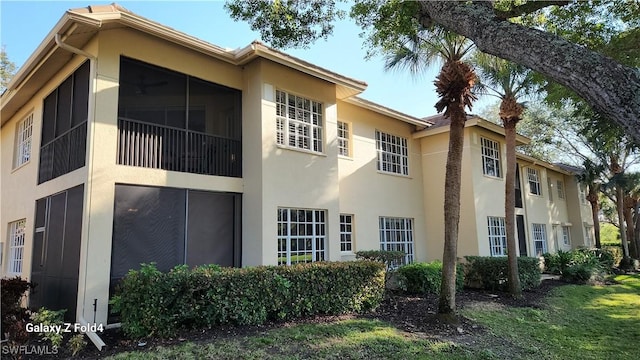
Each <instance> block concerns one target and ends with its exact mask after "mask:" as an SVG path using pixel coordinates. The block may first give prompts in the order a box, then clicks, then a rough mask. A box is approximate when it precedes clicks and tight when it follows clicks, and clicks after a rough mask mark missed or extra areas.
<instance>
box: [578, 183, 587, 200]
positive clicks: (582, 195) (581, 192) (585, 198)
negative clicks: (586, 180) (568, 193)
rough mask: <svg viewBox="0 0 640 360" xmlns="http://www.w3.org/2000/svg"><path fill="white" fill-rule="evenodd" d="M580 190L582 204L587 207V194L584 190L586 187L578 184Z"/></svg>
mask: <svg viewBox="0 0 640 360" xmlns="http://www.w3.org/2000/svg"><path fill="white" fill-rule="evenodd" d="M578 189H579V191H580V204H582V205H587V192H586V191H585V189H584V185H582V184H578Z"/></svg>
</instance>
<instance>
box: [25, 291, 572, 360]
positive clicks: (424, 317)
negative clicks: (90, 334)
mask: <svg viewBox="0 0 640 360" xmlns="http://www.w3.org/2000/svg"><path fill="white" fill-rule="evenodd" d="M562 285H566V283H564V282H561V281H558V280H544V281H543V282H542V284H541V285H540V287H539V288H536V289H534V290H531V291H525V292H524V296H523V298H522V299H518V300H515V299H513V298H512V297H511V296H509V294H506V293H501V292H490V291H484V290H470V289H465V290H464V291H461V292H458V294H457V295H456V305H457V307H458V308H464V307H465V306H471V305H472V304H478V303H481V304H485V305H492V304H494V305H496V306H500V305H503V306H510V307H534V308H542V307H543V306H544V298H545V297H546V296H547V294H548V293H549V291H550V290H551V289H553V288H555V287H558V286H562ZM437 308H438V297H437V296H436V295H426V296H407V295H399V294H391V295H389V296H387V298H386V299H385V300H384V301H383V302H382V304H381V305H380V307H378V309H376V311H375V312H372V313H368V314H364V315H344V316H316V317H313V318H307V319H301V320H298V321H295V322H286V323H276V322H270V323H267V324H265V325H260V326H217V327H215V328H212V329H209V330H189V331H184V332H182V333H181V334H180V337H177V338H169V339H144V340H129V339H127V338H125V337H124V336H123V334H122V332H121V331H120V330H119V329H110V330H105V331H104V332H103V333H101V334H100V337H101V338H102V340H103V341H104V342H105V343H106V344H107V346H106V348H104V349H103V350H102V351H101V352H99V351H98V350H97V349H96V348H95V347H94V346H93V344H92V343H91V342H90V341H89V340H88V339H86V338H85V339H86V340H87V342H88V344H87V346H86V348H85V349H84V350H83V351H82V352H81V353H80V354H79V355H77V356H76V357H74V359H100V358H104V357H106V356H110V355H114V354H116V353H119V352H124V351H135V350H143V349H151V348H153V347H155V346H159V345H163V346H171V345H177V344H180V343H183V342H187V341H190V342H209V341H212V340H215V339H223V338H229V337H236V336H247V335H255V334H259V333H262V332H264V331H267V330H270V329H275V328H280V327H288V326H294V325H297V324H301V323H306V324H310V323H331V322H334V321H337V320H343V319H357V318H367V319H378V320H381V321H384V322H387V323H390V324H392V325H394V326H395V327H397V328H398V329H400V330H403V331H406V332H410V333H415V334H417V335H418V336H421V337H427V338H434V339H442V340H455V341H457V342H463V343H467V344H469V343H473V337H474V336H475V335H479V334H481V333H482V332H484V331H485V329H483V328H482V326H480V325H478V324H475V323H474V322H473V321H472V320H470V319H466V318H464V317H463V316H459V317H458V319H457V323H453V324H451V323H447V322H445V321H443V320H442V319H441V318H439V317H438V316H437ZM143 343H144V345H142V344H143ZM39 344H42V343H41V342H39V341H38V339H36V338H34V339H33V340H32V341H31V342H30V344H29V345H39ZM70 355H71V353H70V352H68V350H66V349H60V351H59V353H58V354H56V355H49V356H41V355H40V356H34V357H30V356H26V357H23V359H31V358H34V359H35V358H38V359H66V358H68V357H70Z"/></svg>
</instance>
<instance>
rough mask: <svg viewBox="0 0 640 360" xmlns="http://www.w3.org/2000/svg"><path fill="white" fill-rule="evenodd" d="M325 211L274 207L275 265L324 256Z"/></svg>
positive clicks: (324, 257)
mask: <svg viewBox="0 0 640 360" xmlns="http://www.w3.org/2000/svg"><path fill="white" fill-rule="evenodd" d="M326 219H327V211H326V210H320V209H298V208H278V240H277V255H278V265H291V264H298V263H308V262H315V261H324V260H326V259H327V255H326V248H327V222H326Z"/></svg>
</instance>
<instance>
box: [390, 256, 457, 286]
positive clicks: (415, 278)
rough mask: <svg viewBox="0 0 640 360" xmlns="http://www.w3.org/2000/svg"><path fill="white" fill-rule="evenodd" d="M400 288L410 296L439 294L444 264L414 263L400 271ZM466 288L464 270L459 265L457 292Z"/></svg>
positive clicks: (439, 262)
mask: <svg viewBox="0 0 640 360" xmlns="http://www.w3.org/2000/svg"><path fill="white" fill-rule="evenodd" d="M398 276H399V279H398V281H399V283H400V288H401V289H402V290H403V291H405V292H407V293H410V294H439V293H440V287H441V285H442V262H441V261H433V262H430V263H413V264H409V265H405V266H402V267H400V268H399V269H398ZM463 287H464V269H463V267H462V265H461V264H458V268H457V271H456V290H462V288H463Z"/></svg>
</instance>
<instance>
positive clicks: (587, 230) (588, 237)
mask: <svg viewBox="0 0 640 360" xmlns="http://www.w3.org/2000/svg"><path fill="white" fill-rule="evenodd" d="M584 246H586V247H591V246H593V226H585V227H584Z"/></svg>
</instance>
